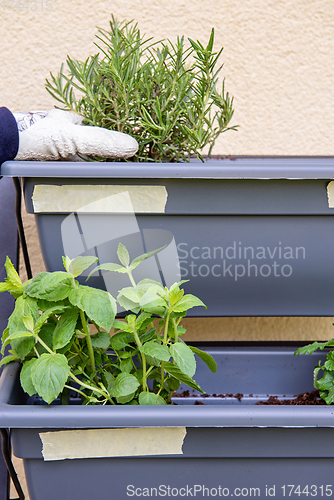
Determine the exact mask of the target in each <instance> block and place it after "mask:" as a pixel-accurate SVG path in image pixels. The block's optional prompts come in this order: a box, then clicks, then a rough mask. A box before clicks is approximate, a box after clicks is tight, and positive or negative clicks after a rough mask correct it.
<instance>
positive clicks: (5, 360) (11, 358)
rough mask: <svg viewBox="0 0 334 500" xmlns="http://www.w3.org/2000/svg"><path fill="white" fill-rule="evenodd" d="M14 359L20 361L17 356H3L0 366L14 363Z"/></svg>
mask: <svg viewBox="0 0 334 500" xmlns="http://www.w3.org/2000/svg"><path fill="white" fill-rule="evenodd" d="M16 359H20V358H19V357H18V356H17V354H10V355H8V356H5V357H4V358H2V359H1V361H0V366H3V365H8V363H11V362H12V361H15V360H16Z"/></svg>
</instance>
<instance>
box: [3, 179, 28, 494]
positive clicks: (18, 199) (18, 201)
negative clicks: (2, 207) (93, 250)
mask: <svg viewBox="0 0 334 500" xmlns="http://www.w3.org/2000/svg"><path fill="white" fill-rule="evenodd" d="M0 179H2V176H1V177H0ZM13 183H14V187H15V192H16V196H15V216H16V224H17V229H18V235H19V238H18V245H17V265H19V255H20V245H21V248H22V253H23V258H24V263H25V268H26V272H27V277H28V279H31V278H32V272H31V265H30V259H29V253H28V247H27V242H26V238H25V233H24V227H23V221H22V213H21V207H22V191H21V184H20V180H19V178H18V177H13ZM0 435H1V453H2V456H3V459H4V461H5V464H6V467H7V471H8V476H9V478H10V479H11V480H12V482H13V484H14V487H15V489H16V492H17V494H18V498H17V499H15V500H24V499H25V495H24V493H23V490H22V487H21V484H20V481H19V479H18V477H17V473H16V471H15V468H14V465H13V462H12V459H11V446H10V435H9V432H8V430H7V429H3V428H0ZM9 494H10V481H9V480H8V481H7V495H6V496H7V499H8V500H9Z"/></svg>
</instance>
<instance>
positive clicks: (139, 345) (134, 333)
mask: <svg viewBox="0 0 334 500" xmlns="http://www.w3.org/2000/svg"><path fill="white" fill-rule="evenodd" d="M133 335H134V338H135V341H136V344H137V346H138V348H140V347H141V346H142V345H143V344H142V343H141V342H140V338H139V336H138V333H137V331H136V328H133ZM139 352H140V349H139ZM140 356H141V359H142V364H143V389H144V391H147V390H148V387H147V380H146V379H147V373H146V357H145V354H144V353H143V352H140Z"/></svg>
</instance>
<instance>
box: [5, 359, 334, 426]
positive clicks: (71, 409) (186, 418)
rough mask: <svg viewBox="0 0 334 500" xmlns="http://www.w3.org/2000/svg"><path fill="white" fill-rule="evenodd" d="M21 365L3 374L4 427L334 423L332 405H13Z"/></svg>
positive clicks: (11, 365)
mask: <svg viewBox="0 0 334 500" xmlns="http://www.w3.org/2000/svg"><path fill="white" fill-rule="evenodd" d="M19 369H20V365H19V363H11V364H9V365H7V366H5V368H4V370H3V374H2V375H1V379H0V427H10V428H60V427H61V428H69V429H71V428H72V429H79V428H112V427H183V426H185V427H292V428H298V427H334V407H333V406H307V407H305V406H304V407H303V406H283V405H282V406H254V405H250V406H238V407H235V406H218V405H217V406H215V405H203V406H200V405H199V406H197V405H196V406H195V405H194V406H188V405H184V406H183V405H180V406H126V405H124V406H116V407H115V406H47V405H45V406H44V405H41V406H33V405H12V404H9V401H10V397H11V394H12V392H13V388H14V384H15V381H16V380H17V376H18V372H19ZM306 408H307V411H305V409H306Z"/></svg>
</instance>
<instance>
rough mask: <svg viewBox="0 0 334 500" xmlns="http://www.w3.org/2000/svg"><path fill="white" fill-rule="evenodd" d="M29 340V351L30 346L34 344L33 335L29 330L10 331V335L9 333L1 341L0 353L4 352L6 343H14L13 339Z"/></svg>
mask: <svg viewBox="0 0 334 500" xmlns="http://www.w3.org/2000/svg"><path fill="white" fill-rule="evenodd" d="M19 339H20V340H22V339H24V340H27V339H28V340H29V341H31V343H30V344H29V345H31V347H30V349H29V352H30V351H31V349H32V347H33V346H34V343H35V335H34V334H33V333H31V332H28V331H27V330H24V331H22V332H15V333H12V334H11V335H9V336H8V337H7V338H6V340H5V341H4V342H3V343H2V347H1V354H4V352H5V347H6V345H8V344H11V346H12V347H13V344H14V343H15V340H19Z"/></svg>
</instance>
